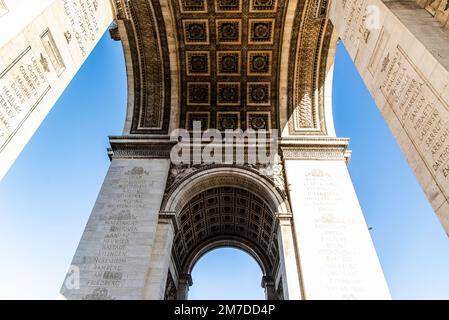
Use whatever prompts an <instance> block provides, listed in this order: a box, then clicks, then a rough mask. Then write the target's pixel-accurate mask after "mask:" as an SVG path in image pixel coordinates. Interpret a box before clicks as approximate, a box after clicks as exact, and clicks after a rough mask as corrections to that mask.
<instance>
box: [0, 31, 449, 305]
mask: <svg viewBox="0 0 449 320" xmlns="http://www.w3.org/2000/svg"><path fill="white" fill-rule="evenodd" d="M333 95H334V118H335V125H336V128H337V134H338V135H339V136H340V137H350V138H351V144H350V147H351V149H352V150H353V157H352V160H351V163H350V166H349V168H350V173H351V176H352V179H353V182H354V185H355V188H356V191H357V194H358V196H359V200H360V202H361V205H362V208H363V210H364V214H365V217H366V220H367V223H368V225H370V226H371V227H373V230H372V231H371V234H372V237H373V240H374V244H375V246H376V249H377V253H378V255H379V258H380V261H381V264H382V267H383V270H384V273H385V276H386V279H387V282H388V285H389V287H390V290H391V293H392V295H393V298H395V299H432V298H433V299H449V272H447V270H449V250H448V249H449V241H448V237H447V236H446V235H445V233H444V231H443V229H442V227H441V226H440V224H439V222H438V220H437V218H436V216H435V214H434V213H433V211H432V208H431V207H430V205H429V204H428V203H427V200H426V198H425V196H424V194H423V192H422V190H421V188H420V186H419V184H418V183H417V181H416V179H415V177H414V176H413V173H412V172H411V170H410V169H409V167H408V165H407V163H406V161H405V159H404V157H403V156H402V154H401V152H400V149H399V147H398V145H397V144H396V142H395V141H394V139H393V137H392V135H391V133H390V131H389V129H388V127H387V125H386V124H385V123H384V121H383V119H382V116H381V115H380V113H379V111H378V110H377V108H376V106H375V104H374V103H373V101H372V99H371V97H370V95H369V93H368V92H367V90H366V89H365V87H364V85H363V83H362V81H361V79H360V77H359V76H358V74H357V72H356V70H355V69H354V67H353V65H352V62H351V61H350V59H349V57H348V55H347V53H346V51H345V50H344V48H343V47H342V46H341V45H340V46H339V49H338V52H337V59H336V71H335V80H334V93H333ZM125 106H126V76H125V66H124V61H123V53H122V49H121V44H120V43H119V42H113V41H112V40H110V39H109V36H108V35H107V34H106V35H105V36H104V37H103V38H102V40H101V41H100V43H99V44H98V46H97V47H96V49H95V50H94V52H93V53H92V55H91V56H90V57H89V59H88V60H87V61H86V63H85V64H84V66H83V67H82V68H81V70H80V71H79V73H78V74H77V76H76V77H75V79H74V80H73V81H72V83H71V84H70V86H69V87H68V88H67V90H66V92H65V93H64V94H63V96H62V97H61V98H60V99H59V101H58V103H57V104H56V105H55V107H54V108H53V110H52V111H51V112H50V113H49V115H48V116H47V118H46V120H45V121H44V123H43V124H42V125H41V127H40V128H39V130H38V131H37V132H36V134H35V135H34V137H33V138H32V139H31V141H30V142H29V143H28V145H27V146H26V148H25V149H24V151H23V152H22V154H21V155H20V156H19V158H18V159H17V161H16V162H15V164H14V165H13V167H12V168H11V169H10V171H9V172H8V174H7V175H6V177H5V178H4V179H3V180H2V181H0V203H1V206H0V240H1V241H0V256H1V257H2V259H1V264H0V284H1V285H0V299H16V298H23V299H53V298H55V297H56V296H57V294H58V291H59V288H60V286H61V284H62V280H63V279H64V275H65V272H66V270H67V267H68V266H69V264H70V262H71V259H72V256H73V254H74V252H75V250H76V247H77V245H78V241H79V239H80V237H81V234H82V232H83V229H84V226H85V224H86V222H87V219H88V217H89V214H90V211H91V209H92V207H93V204H94V202H95V199H96V197H97V194H98V192H99V189H100V186H101V183H102V181H103V179H104V176H105V175H106V172H107V169H108V165H109V159H108V157H107V154H106V148H107V147H108V139H107V137H108V135H119V134H121V132H122V128H123V125H124V118H125ZM235 265H239V269H238V272H236V268H235ZM193 281H194V286H193V287H192V289H191V298H195V299H202V298H206V297H210V298H237V299H238V298H262V297H263V290H262V289H261V288H260V281H261V273H260V270H259V268H258V266H257V264H256V262H255V261H254V260H252V258H250V257H249V256H248V255H247V254H246V253H243V252H241V251H239V250H235V249H221V250H215V251H213V252H211V253H209V254H208V255H206V256H205V257H204V258H203V259H201V260H200V261H199V262H198V264H197V266H196V267H195V269H194V270H193Z"/></svg>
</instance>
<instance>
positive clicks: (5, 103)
mask: <svg viewBox="0 0 449 320" xmlns="http://www.w3.org/2000/svg"><path fill="white" fill-rule="evenodd" d="M48 90H50V85H49V83H48V82H47V79H46V78H45V75H44V70H43V68H42V65H41V63H40V62H39V58H37V57H35V56H34V54H33V52H32V51H31V48H30V47H28V48H27V49H26V50H25V51H23V52H22V53H21V54H20V55H19V56H18V57H17V58H16V60H14V61H13V62H12V63H11V64H10V65H9V66H8V67H7V68H6V69H5V70H3V71H1V72H0V151H1V150H2V149H3V148H4V147H5V145H6V144H7V143H8V141H9V140H10V139H11V138H12V137H13V135H14V134H15V133H16V132H17V130H18V129H19V128H20V126H21V125H22V123H23V122H24V121H25V120H26V119H27V117H28V116H29V115H30V113H31V112H32V111H33V110H34V108H35V107H36V106H37V105H38V104H39V102H40V101H41V100H42V98H43V97H44V96H45V94H46V93H47V92H48Z"/></svg>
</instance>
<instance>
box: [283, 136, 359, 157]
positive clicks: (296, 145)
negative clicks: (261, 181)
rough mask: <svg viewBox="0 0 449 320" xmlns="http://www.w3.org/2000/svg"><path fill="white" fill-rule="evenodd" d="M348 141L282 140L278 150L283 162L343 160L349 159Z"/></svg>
mask: <svg viewBox="0 0 449 320" xmlns="http://www.w3.org/2000/svg"><path fill="white" fill-rule="evenodd" d="M348 144H349V139H338V138H309V139H301V140H288V139H283V140H282V141H281V143H280V150H281V152H282V157H283V159H284V160H343V161H346V163H348V162H349V160H350V158H351V151H350V150H348Z"/></svg>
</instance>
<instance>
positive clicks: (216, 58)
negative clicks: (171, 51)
mask: <svg viewBox="0 0 449 320" xmlns="http://www.w3.org/2000/svg"><path fill="white" fill-rule="evenodd" d="M172 2H173V5H174V8H175V16H176V19H175V20H176V21H177V24H178V25H177V30H178V35H177V36H178V47H179V57H180V67H181V90H180V92H181V113H182V114H181V119H182V122H183V123H181V127H184V128H187V129H191V128H192V123H193V121H201V124H202V128H203V129H206V128H217V129H219V130H225V129H238V128H241V129H243V130H245V129H248V128H252V129H269V128H274V127H276V110H277V100H278V99H277V98H278V97H277V92H278V90H277V85H278V81H277V79H278V77H277V74H278V69H279V66H278V61H279V59H278V58H279V54H280V50H279V48H280V39H281V32H282V24H283V16H284V7H285V3H286V1H282V0H248V1H245V0H214V1H207V0H172Z"/></svg>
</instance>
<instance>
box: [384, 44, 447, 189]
mask: <svg viewBox="0 0 449 320" xmlns="http://www.w3.org/2000/svg"><path fill="white" fill-rule="evenodd" d="M381 91H382V93H383V95H384V96H385V97H386V99H387V101H388V102H389V104H390V105H391V107H392V108H393V111H394V113H395V114H396V116H397V118H398V119H399V121H400V122H401V124H402V126H403V128H404V129H405V131H406V132H407V134H408V136H409V137H410V139H411V141H413V143H414V145H415V147H416V148H417V150H418V152H419V153H420V155H421V157H422V158H423V159H424V161H425V162H426V163H427V166H428V167H429V169H431V172H432V173H433V174H434V177H436V179H437V180H439V181H440V182H445V183H448V182H449V139H448V137H449V129H448V127H449V114H448V110H449V105H448V103H447V101H444V100H442V98H441V97H440V96H439V95H438V94H437V93H436V92H435V91H434V89H433V88H432V86H431V85H430V83H428V82H427V81H426V80H425V78H424V77H423V76H422V75H421V74H420V72H419V71H418V70H417V68H415V67H414V65H413V63H412V62H411V61H410V59H409V57H408V56H407V54H406V53H405V51H404V50H403V49H402V48H401V47H399V46H398V47H397V49H396V50H395V52H394V53H390V54H388V55H387V57H386V58H385V69H384V80H383V81H382V85H381ZM446 185H448V184H446Z"/></svg>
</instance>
